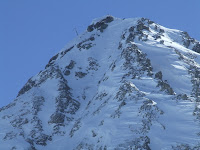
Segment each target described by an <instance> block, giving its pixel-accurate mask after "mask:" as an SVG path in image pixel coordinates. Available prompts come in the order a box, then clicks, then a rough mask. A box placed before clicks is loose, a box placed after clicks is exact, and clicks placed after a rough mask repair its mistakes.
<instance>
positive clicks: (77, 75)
mask: <svg viewBox="0 0 200 150" xmlns="http://www.w3.org/2000/svg"><path fill="white" fill-rule="evenodd" d="M86 75H87V73H84V72H75V76H76V77H79V78H83V77H85V76H86Z"/></svg>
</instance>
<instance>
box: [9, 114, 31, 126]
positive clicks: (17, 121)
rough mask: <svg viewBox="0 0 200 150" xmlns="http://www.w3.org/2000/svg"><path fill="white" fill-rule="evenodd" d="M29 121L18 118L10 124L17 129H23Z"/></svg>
mask: <svg viewBox="0 0 200 150" xmlns="http://www.w3.org/2000/svg"><path fill="white" fill-rule="evenodd" d="M28 122H29V121H28V119H27V118H21V117H17V118H16V119H14V120H12V121H11V122H10V123H11V125H12V126H13V127H15V128H21V127H22V125H24V124H27V123H28Z"/></svg>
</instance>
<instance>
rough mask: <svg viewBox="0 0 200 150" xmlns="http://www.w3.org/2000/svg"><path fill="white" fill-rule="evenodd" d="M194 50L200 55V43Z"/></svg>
mask: <svg viewBox="0 0 200 150" xmlns="http://www.w3.org/2000/svg"><path fill="white" fill-rule="evenodd" d="M192 50H194V51H195V52H197V53H200V43H196V44H195V46H194V47H193V48H192Z"/></svg>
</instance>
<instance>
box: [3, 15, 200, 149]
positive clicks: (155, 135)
mask: <svg viewBox="0 0 200 150" xmlns="http://www.w3.org/2000/svg"><path fill="white" fill-rule="evenodd" d="M199 52H200V43H199V42H198V41H197V40H195V39H193V38H191V37H190V36H189V35H188V34H187V33H186V32H182V31H179V30H174V29H168V28H165V27H163V26H161V25H159V24H157V23H154V22H153V21H151V20H149V19H145V18H135V19H118V18H114V17H112V16H106V17H103V18H100V19H96V20H94V21H93V23H92V24H91V25H90V26H88V28H87V31H86V32H84V33H83V34H82V35H80V36H79V37H77V38H76V39H75V40H74V41H72V42H71V43H69V44H68V45H67V46H66V47H65V48H64V49H62V50H61V51H60V52H59V53H58V54H56V55H55V56H53V57H52V58H51V59H50V61H49V63H48V64H47V65H46V67H45V69H44V70H43V71H41V72H40V73H38V74H37V75H35V76H34V77H32V78H30V79H29V80H28V82H27V83H26V84H25V85H24V87H23V88H22V89H21V90H20V91H19V94H18V96H17V98H16V99H15V100H14V101H13V102H12V103H10V104H9V105H7V106H5V107H3V108H0V149H3V150H22V149H24V150H51V149H52V150H55V149H57V150H66V149H69V150H85V149H90V150H111V149H116V150H122V149H141V150H143V149H144V150H150V149H153V150H157V149H158V150H160V149H163V150H164V149H165V150H166V149H174V150H186V149H187V150H190V149H191V150H197V149H200V143H199V140H200V104H199V103H200V98H199V97H200V90H199V88H200V87H199V86H200V80H199V79H200V75H199V74H200V54H199Z"/></svg>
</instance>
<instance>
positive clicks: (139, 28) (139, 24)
mask: <svg viewBox="0 0 200 150" xmlns="http://www.w3.org/2000/svg"><path fill="white" fill-rule="evenodd" d="M142 30H147V31H150V30H149V27H147V26H145V25H144V24H143V23H142V22H139V23H138V25H137V31H142Z"/></svg>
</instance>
